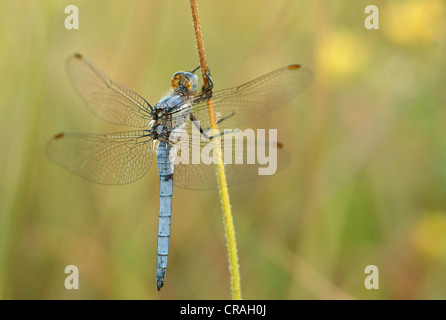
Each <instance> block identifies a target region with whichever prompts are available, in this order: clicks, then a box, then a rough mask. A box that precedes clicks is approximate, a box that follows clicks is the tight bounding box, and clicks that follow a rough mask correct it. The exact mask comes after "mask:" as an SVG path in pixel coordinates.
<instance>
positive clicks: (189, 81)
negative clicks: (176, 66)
mask: <svg viewBox="0 0 446 320" xmlns="http://www.w3.org/2000/svg"><path fill="white" fill-rule="evenodd" d="M172 87H173V89H174V91H175V92H180V93H183V94H195V93H196V92H197V90H198V77H197V75H195V74H193V73H192V72H183V71H180V72H176V73H174V75H173V76H172Z"/></svg>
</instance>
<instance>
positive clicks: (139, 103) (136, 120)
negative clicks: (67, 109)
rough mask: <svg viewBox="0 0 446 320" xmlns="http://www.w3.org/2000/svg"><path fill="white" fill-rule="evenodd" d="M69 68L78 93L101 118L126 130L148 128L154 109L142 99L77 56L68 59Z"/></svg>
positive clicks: (80, 56) (67, 66)
mask: <svg viewBox="0 0 446 320" xmlns="http://www.w3.org/2000/svg"><path fill="white" fill-rule="evenodd" d="M66 68H67V72H68V75H69V77H70V79H71V81H72V83H73V85H74V87H75V88H76V91H77V92H78V94H79V95H80V96H81V98H82V99H83V100H84V101H85V103H86V105H87V106H88V107H89V109H90V110H91V111H92V112H93V113H94V114H95V115H97V116H98V117H99V118H101V119H103V120H105V121H108V122H111V123H114V124H120V125H126V126H133V127H145V126H147V125H148V123H149V122H150V120H151V117H150V110H151V109H152V107H151V106H150V104H149V103H148V102H147V101H146V100H145V99H144V98H143V97H141V96H140V95H138V94H137V93H135V92H133V91H132V90H130V89H127V88H126V87H124V86H123V85H121V84H119V83H117V82H114V81H113V80H110V79H109V78H107V76H106V75H104V74H103V73H102V72H101V71H99V70H98V69H96V68H95V67H94V66H93V65H92V64H91V63H90V62H89V61H88V60H86V59H85V58H84V57H83V56H82V55H80V54H78V53H76V54H74V55H72V56H70V57H69V58H68V60H67V63H66Z"/></svg>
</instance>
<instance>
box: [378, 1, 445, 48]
mask: <svg viewBox="0 0 446 320" xmlns="http://www.w3.org/2000/svg"><path fill="white" fill-rule="evenodd" d="M445 12H446V10H445V1H444V0H423V1H420V0H410V1H398V2H389V3H387V4H386V6H385V7H384V8H383V10H382V20H380V22H382V24H381V25H380V27H381V30H383V32H384V33H385V34H386V35H387V37H388V38H389V39H390V40H392V41H393V42H395V43H397V44H400V45H411V44H415V45H420V44H429V43H432V42H433V41H435V40H437V39H439V38H441V37H444V35H445V27H446V25H445V20H446V17H445Z"/></svg>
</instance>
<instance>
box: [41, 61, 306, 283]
mask: <svg viewBox="0 0 446 320" xmlns="http://www.w3.org/2000/svg"><path fill="white" fill-rule="evenodd" d="M198 68H199V67H197V68H196V69H194V70H192V71H180V72H176V73H175V74H174V75H173V77H172V79H171V84H172V88H171V92H170V93H169V94H168V95H166V96H165V97H164V98H162V99H161V100H160V101H159V102H158V103H157V104H155V105H154V106H152V105H150V104H149V103H148V102H147V100H145V99H144V98H143V97H142V96H140V95H139V94H137V93H135V92H134V91H132V90H130V89H128V88H126V87H125V86H123V85H121V84H119V83H117V82H115V81H113V80H111V79H109V78H108V77H107V76H106V75H105V74H104V73H102V72H101V71H100V70H99V69H97V68H96V67H95V66H94V65H93V64H92V63H91V62H89V61H88V60H87V59H86V58H85V57H84V56H83V55H81V54H79V53H76V54H73V55H71V56H70V57H69V58H68V59H67V62H66V69H67V73H68V75H69V78H70V79H71V82H72V84H73V86H74V88H75V89H76V91H77V93H78V94H79V96H80V97H81V99H82V100H83V101H84V102H85V104H86V105H87V107H88V108H89V109H90V111H92V112H93V114H95V115H96V116H98V117H99V118H101V119H103V120H105V121H107V122H110V123H113V124H118V125H125V126H131V127H135V128H139V129H134V130H131V131H125V132H118V133H109V134H96V133H76V132H74V133H70V132H68V133H67V132H63V133H58V134H56V135H54V136H53V137H52V139H50V141H49V142H48V144H47V147H46V154H47V156H48V158H49V159H50V160H52V161H53V162H55V163H56V164H58V165H59V166H61V167H63V168H65V169H67V170H69V171H71V172H73V173H75V174H77V175H79V176H81V177H83V178H85V179H87V180H89V181H92V182H96V183H100V184H127V183H130V182H133V181H136V180H138V179H139V178H141V177H142V176H144V175H145V173H146V172H147V171H148V170H149V168H150V167H151V164H152V158H153V154H154V152H155V151H156V152H157V155H156V157H157V162H158V172H159V218H158V219H159V220H158V246H157V264H156V287H157V289H158V290H160V289H161V288H162V287H163V285H164V282H165V278H166V270H167V260H168V259H167V258H168V253H169V239H170V229H171V216H172V195H173V186H176V187H180V188H185V189H212V188H216V187H217V182H216V180H217V179H216V175H215V163H211V164H205V163H200V162H199V161H193V160H192V161H190V162H188V163H187V162H186V163H182V162H178V161H176V160H178V157H179V154H180V153H181V152H183V150H186V151H188V150H189V149H192V148H193V147H194V146H198V147H202V146H204V145H205V144H206V143H209V142H211V141H213V139H216V137H219V138H220V140H221V148H222V149H223V148H224V140H226V139H221V137H224V134H225V130H226V129H234V128H239V127H240V126H241V125H242V124H245V123H247V122H250V121H253V120H255V119H258V118H260V117H261V116H263V115H265V114H267V113H269V112H272V111H274V110H276V109H278V108H280V107H282V106H284V105H286V104H287V103H288V102H290V101H291V100H292V99H293V98H294V97H295V96H297V95H298V94H299V93H300V92H302V91H303V90H304V89H305V88H306V87H307V86H308V85H309V84H310V83H311V81H312V78H313V73H312V71H311V69H310V68H308V67H303V66H301V65H298V64H294V65H288V66H285V67H282V68H280V69H277V70H275V71H272V72H270V73H267V74H265V75H263V76H260V77H258V78H256V79H254V80H252V81H250V82H248V83H245V84H243V85H241V86H238V87H233V88H229V89H223V90H214V89H213V87H214V85H213V82H212V79H211V77H210V73H209V71H208V70H206V72H204V75H205V76H206V78H207V80H208V81H207V82H208V84H207V85H203V86H202V88H201V89H200V88H199V80H198V76H197V75H196V74H195V71H196V70H197V69H198ZM209 99H212V101H213V105H214V109H215V114H216V116H217V124H218V130H219V131H218V132H215V131H212V130H211V129H210V128H211V124H210V120H209V115H208V107H207V101H208V100H209ZM194 130H195V131H196V132H199V134H198V139H197V138H196V137H195V138H194V135H193V131H194ZM238 143H239V144H242V146H241V147H242V150H245V151H244V155H243V156H247V154H246V153H247V152H248V151H247V150H248V148H244V147H246V141H245V140H242V141H241V142H240V140H239V142H238ZM275 146H277V149H278V150H279V152H280V149H281V144H280V143H276V144H275ZM188 148H189V149H188ZM192 153H193V152H192ZM195 156H196V155H195ZM224 166H225V171H226V176H227V182H228V184H229V185H232V184H236V183H240V182H243V181H247V180H249V179H252V178H254V177H256V176H258V170H257V168H258V167H259V166H260V164H258V163H255V164H251V165H248V164H243V163H242V164H240V163H225V165H224Z"/></svg>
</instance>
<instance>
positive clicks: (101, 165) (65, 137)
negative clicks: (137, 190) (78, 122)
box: [46, 130, 153, 184]
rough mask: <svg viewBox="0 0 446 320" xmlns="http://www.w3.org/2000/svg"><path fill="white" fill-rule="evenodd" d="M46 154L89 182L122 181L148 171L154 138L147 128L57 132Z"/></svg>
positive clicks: (128, 181) (106, 182)
mask: <svg viewBox="0 0 446 320" xmlns="http://www.w3.org/2000/svg"><path fill="white" fill-rule="evenodd" d="M46 153H47V155H48V157H49V158H50V159H51V160H52V161H54V162H55V163H56V164H58V165H60V166H61V167H63V168H65V169H67V170H69V171H71V172H74V173H76V174H78V175H80V176H81V177H83V178H85V179H87V180H90V181H92V182H96V183H102V184H125V183H130V182H132V181H135V180H138V179H139V178H141V177H142V176H143V175H144V174H145V173H146V172H147V170H149V168H150V165H151V164H152V154H153V141H152V140H151V138H150V137H149V136H148V131H146V130H139V131H129V132H119V133H111V134H90V133H59V134H57V135H55V136H54V137H53V139H51V140H50V141H49V142H48V145H47V148H46Z"/></svg>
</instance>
